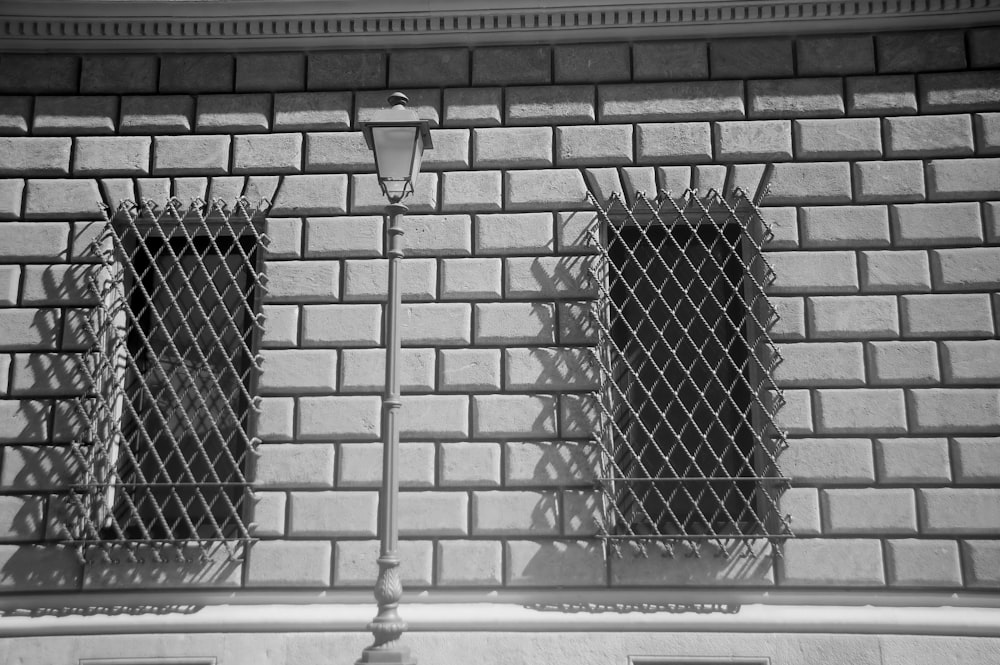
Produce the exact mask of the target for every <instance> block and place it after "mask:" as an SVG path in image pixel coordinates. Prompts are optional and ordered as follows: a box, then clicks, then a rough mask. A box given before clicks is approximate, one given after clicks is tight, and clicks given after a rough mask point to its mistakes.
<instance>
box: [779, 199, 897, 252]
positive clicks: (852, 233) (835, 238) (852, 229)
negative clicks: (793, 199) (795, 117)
mask: <svg viewBox="0 0 1000 665" xmlns="http://www.w3.org/2000/svg"><path fill="white" fill-rule="evenodd" d="M800 217H801V220H800V224H799V226H800V228H801V232H802V246H803V247H809V248H815V247H855V248H860V247H885V246H888V245H889V211H888V209H887V208H886V207H885V206H820V207H806V208H802V209H801V212H800Z"/></svg>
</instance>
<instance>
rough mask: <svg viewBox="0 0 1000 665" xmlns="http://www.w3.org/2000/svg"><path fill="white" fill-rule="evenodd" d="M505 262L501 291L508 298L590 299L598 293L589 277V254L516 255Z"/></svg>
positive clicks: (590, 263)
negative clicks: (505, 269) (503, 281)
mask: <svg viewBox="0 0 1000 665" xmlns="http://www.w3.org/2000/svg"><path fill="white" fill-rule="evenodd" d="M505 264H506V268H507V271H506V282H505V284H504V292H505V293H506V295H507V297H510V298H520V299H532V300H538V299H545V298H560V299H565V298H592V297H594V296H595V295H596V292H597V286H596V284H594V282H593V280H592V279H591V277H590V269H591V267H592V265H593V259H592V257H588V256H565V257H563V256H541V257H527V256H525V257H521V256H518V257H512V258H508V259H505Z"/></svg>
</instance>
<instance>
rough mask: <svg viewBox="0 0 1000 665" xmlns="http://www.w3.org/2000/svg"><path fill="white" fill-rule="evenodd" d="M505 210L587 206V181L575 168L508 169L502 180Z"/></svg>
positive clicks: (565, 208) (571, 208)
mask: <svg viewBox="0 0 1000 665" xmlns="http://www.w3.org/2000/svg"><path fill="white" fill-rule="evenodd" d="M504 185H505V187H504V194H505V197H506V199H505V200H506V201H507V210H508V211H510V212H520V211H546V212H547V211H552V210H583V209H587V208H589V207H590V202H589V201H588V200H587V185H586V183H585V182H584V180H583V174H581V173H580V171H579V170H578V169H547V170H520V171H508V172H507V173H506V178H505V183H504Z"/></svg>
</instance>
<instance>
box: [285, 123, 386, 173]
mask: <svg viewBox="0 0 1000 665" xmlns="http://www.w3.org/2000/svg"><path fill="white" fill-rule="evenodd" d="M290 136H297V135H296V134H291V135H290ZM305 167H306V171H309V172H321V173H326V172H331V171H332V172H338V173H341V172H347V173H357V172H366V173H374V172H375V155H374V153H373V152H372V151H371V149H370V148H369V147H368V144H367V143H365V137H364V134H362V133H361V132H312V133H309V134H306V158H305Z"/></svg>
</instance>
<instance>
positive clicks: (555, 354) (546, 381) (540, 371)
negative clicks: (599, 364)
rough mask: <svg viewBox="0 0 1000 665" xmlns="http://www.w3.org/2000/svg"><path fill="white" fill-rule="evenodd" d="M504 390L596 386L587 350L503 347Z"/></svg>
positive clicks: (594, 367) (594, 387) (564, 388)
mask: <svg viewBox="0 0 1000 665" xmlns="http://www.w3.org/2000/svg"><path fill="white" fill-rule="evenodd" d="M504 368H505V375H504V386H505V387H506V388H507V390H513V391H517V390H531V389H533V387H537V388H540V389H545V390H596V389H597V386H598V376H597V368H596V364H595V363H594V362H593V359H592V357H591V354H590V351H588V350H587V349H581V348H565V347H549V348H546V347H534V348H527V349H526V348H514V349H506V350H505V351H504Z"/></svg>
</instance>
